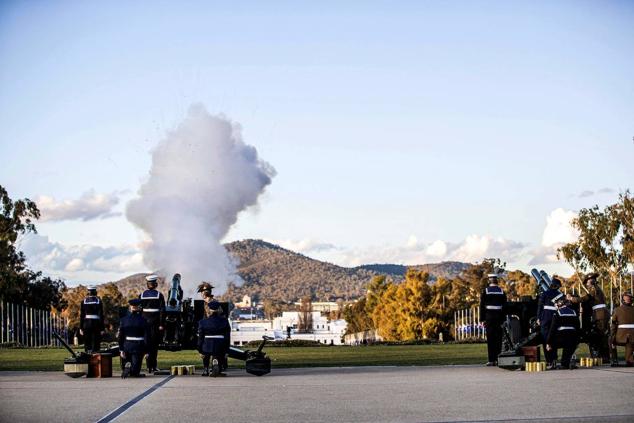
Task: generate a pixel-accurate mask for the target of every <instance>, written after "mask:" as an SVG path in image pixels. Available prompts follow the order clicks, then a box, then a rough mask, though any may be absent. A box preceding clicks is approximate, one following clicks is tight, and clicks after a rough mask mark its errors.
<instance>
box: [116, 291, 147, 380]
mask: <svg viewBox="0 0 634 423" xmlns="http://www.w3.org/2000/svg"><path fill="white" fill-rule="evenodd" d="M129 304H130V314H129V315H127V316H125V317H124V318H122V319H121V324H120V326H119V336H118V341H119V354H120V356H121V365H122V367H123V369H122V370H123V371H122V372H121V378H122V379H125V378H127V377H128V376H132V377H143V376H145V375H143V374H141V365H142V364H143V355H144V354H145V353H146V351H147V345H148V338H149V335H150V327H149V325H148V323H147V322H146V320H145V319H144V318H143V316H141V300H140V299H138V298H134V299H131V300H130V301H129Z"/></svg>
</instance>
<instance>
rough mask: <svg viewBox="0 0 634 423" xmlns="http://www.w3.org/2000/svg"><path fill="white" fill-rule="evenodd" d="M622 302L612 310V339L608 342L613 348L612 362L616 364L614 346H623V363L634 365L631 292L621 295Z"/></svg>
mask: <svg viewBox="0 0 634 423" xmlns="http://www.w3.org/2000/svg"><path fill="white" fill-rule="evenodd" d="M622 301H623V304H622V305H620V306H619V307H617V308H616V310H614V315H612V339H611V341H610V344H611V346H612V349H613V350H614V359H613V361H612V363H613V364H614V365H617V366H618V359H617V356H616V346H617V345H623V346H625V364H626V366H627V367H632V366H634V306H632V293H631V292H626V293H624V294H623V296H622Z"/></svg>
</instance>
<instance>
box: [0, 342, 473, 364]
mask: <svg viewBox="0 0 634 423" xmlns="http://www.w3.org/2000/svg"><path fill="white" fill-rule="evenodd" d="M264 351H266V352H267V354H268V356H269V357H270V358H271V360H272V365H273V367H321V366H323V367H332V366H379V365H396V366H410V365H417V366H425V365H435V364H474V363H483V362H485V361H486V345H484V344H461V345H458V344H446V345H402V346H385V345H381V346H371V347H346V346H334V347H271V348H265V349H264ZM69 355H70V354H69V353H68V351H66V350H65V349H52V348H51V349H35V348H30V349H0V370H62V369H63V367H64V365H63V361H64V358H67V357H69ZM200 362H201V360H200V358H199V357H198V354H197V353H196V352H195V351H178V352H167V351H159V367H161V368H168V367H169V366H172V365H177V364H197V365H199V364H200ZM229 365H230V367H242V366H243V362H241V361H237V360H230V361H229Z"/></svg>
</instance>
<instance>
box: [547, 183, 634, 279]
mask: <svg viewBox="0 0 634 423" xmlns="http://www.w3.org/2000/svg"><path fill="white" fill-rule="evenodd" d="M633 217H634V201H633V199H632V198H631V196H630V193H629V191H626V192H625V193H623V194H621V195H620V196H619V201H618V202H617V203H616V204H612V205H609V206H607V207H605V208H603V209H601V208H599V206H597V205H595V206H594V207H591V208H587V209H581V210H580V211H579V214H578V216H577V217H576V218H575V219H573V220H572V226H573V227H574V228H575V229H576V230H577V231H578V233H579V236H578V238H577V240H576V241H575V242H571V243H568V244H566V245H564V246H562V247H561V248H559V250H558V254H559V255H560V256H563V258H564V259H565V260H566V261H567V262H568V263H569V264H570V265H571V266H572V267H573V268H574V269H575V274H576V276H577V277H578V276H579V275H580V273H581V272H585V271H588V270H592V271H595V272H598V273H599V274H600V275H601V276H602V277H603V278H604V279H606V280H607V281H609V283H610V287H611V291H614V290H615V289H616V288H617V287H618V285H619V281H620V279H621V278H622V277H623V276H624V274H625V272H626V269H627V265H628V263H630V264H631V263H632V254H633V251H634V222H633Z"/></svg>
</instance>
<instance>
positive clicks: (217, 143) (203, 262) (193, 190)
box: [126, 105, 275, 295]
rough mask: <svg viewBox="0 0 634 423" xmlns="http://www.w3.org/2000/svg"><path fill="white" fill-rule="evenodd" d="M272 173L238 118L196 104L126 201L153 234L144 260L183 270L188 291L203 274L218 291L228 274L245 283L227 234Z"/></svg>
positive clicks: (164, 270)
mask: <svg viewBox="0 0 634 423" xmlns="http://www.w3.org/2000/svg"><path fill="white" fill-rule="evenodd" d="M274 176H275V169H273V167H272V166H271V165H269V164H268V163H267V162H265V161H263V160H261V159H260V158H259V157H258V152H257V150H256V149H255V148H254V147H253V146H250V145H247V144H245V143H244V141H243V140H242V136H241V133H240V127H239V125H237V124H235V123H233V122H231V121H229V120H228V119H226V118H225V117H222V116H213V115H211V114H209V113H208V112H207V111H206V110H205V108H204V107H203V106H202V105H194V106H192V107H191V108H190V110H189V113H188V115H187V117H186V118H185V120H184V121H183V122H182V123H181V124H180V125H178V127H177V128H176V129H174V130H173V131H170V132H168V134H167V136H166V138H165V139H163V140H162V141H161V142H160V143H159V144H158V145H157V146H156V148H155V149H154V150H153V152H152V165H151V168H150V171H149V176H148V179H147V180H146V181H145V182H144V183H143V185H142V186H141V187H140V189H139V192H138V198H135V199H133V200H131V201H130V202H129V203H128V204H127V210H126V216H127V218H128V220H129V221H130V222H132V223H133V224H134V225H135V226H137V227H139V228H140V229H141V230H143V232H144V233H145V234H146V235H147V237H148V241H147V242H146V243H145V246H144V262H145V264H146V265H147V266H148V268H149V269H153V270H157V269H158V270H160V272H161V274H163V275H164V276H170V275H172V274H174V273H180V274H181V275H182V280H183V289H184V291H185V294H186V295H192V294H193V293H194V290H195V286H196V285H197V284H198V283H199V282H200V281H211V282H212V284H213V285H214V286H216V290H215V293H218V294H220V293H222V292H224V291H225V289H226V286H227V283H228V282H229V281H234V282H236V283H237V284H239V283H240V282H241V280H240V278H239V277H238V276H237V274H236V263H235V262H234V260H233V258H231V257H230V256H229V254H228V253H227V251H226V249H225V247H224V246H223V245H222V239H223V238H224V237H225V235H226V234H227V232H228V231H229V228H230V227H231V225H233V224H234V223H235V222H236V220H237V217H238V213H240V212H241V211H243V210H245V209H246V208H248V207H249V206H253V205H255V204H256V203H257V201H258V197H259V196H260V194H262V193H263V192H264V190H265V188H266V186H267V185H269V184H270V183H271V179H272V178H273V177H274Z"/></svg>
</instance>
